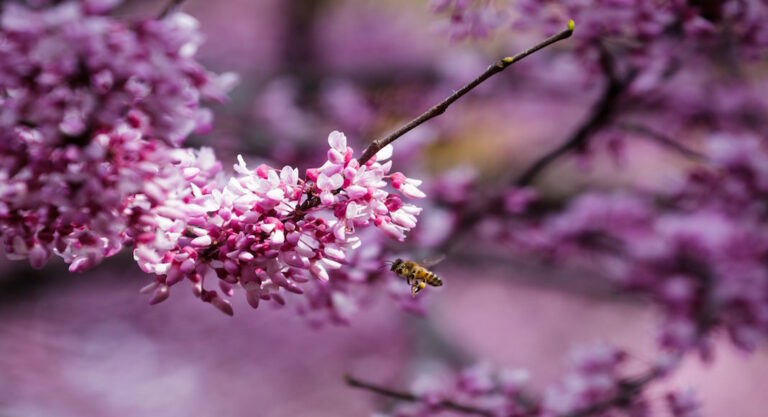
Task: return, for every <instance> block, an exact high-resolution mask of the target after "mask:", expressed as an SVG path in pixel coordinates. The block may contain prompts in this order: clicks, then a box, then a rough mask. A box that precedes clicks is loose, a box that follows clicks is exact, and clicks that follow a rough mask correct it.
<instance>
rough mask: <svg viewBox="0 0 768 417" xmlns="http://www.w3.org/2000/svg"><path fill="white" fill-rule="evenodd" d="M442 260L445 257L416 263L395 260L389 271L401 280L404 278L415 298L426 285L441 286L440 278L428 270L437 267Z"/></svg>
mask: <svg viewBox="0 0 768 417" xmlns="http://www.w3.org/2000/svg"><path fill="white" fill-rule="evenodd" d="M443 259H445V256H439V257H437V258H434V259H429V260H424V261H422V262H421V263H418V262H414V261H408V260H402V259H400V258H397V259H395V261H394V262H392V268H391V270H392V272H394V273H396V274H397V275H398V276H400V277H401V278H405V281H406V282H407V283H408V285H410V286H411V294H412V295H413V296H414V297H416V294H418V293H419V291H421V290H423V289H424V288H426V287H427V285H431V286H433V287H439V286H441V285H443V281H442V280H441V279H440V277H438V276H437V275H436V274H435V273H434V272H432V271H430V270H429V269H428V268H429V267H431V266H434V265H437V264H438V263H440V262H441V261H442V260H443Z"/></svg>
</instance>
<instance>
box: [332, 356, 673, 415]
mask: <svg viewBox="0 0 768 417" xmlns="http://www.w3.org/2000/svg"><path fill="white" fill-rule="evenodd" d="M662 375H664V373H663V372H662V371H661V370H660V369H657V368H654V369H651V370H650V371H648V372H647V373H645V374H643V375H641V376H639V377H637V378H634V379H627V380H625V381H623V382H621V383H619V390H618V392H617V393H616V394H615V395H614V396H612V397H610V398H607V399H605V400H603V401H598V402H596V403H594V404H592V405H591V406H589V407H586V408H582V409H580V410H576V411H574V412H571V413H567V414H562V415H560V416H559V417H590V416H598V415H603V414H604V413H605V412H606V411H609V410H611V409H614V408H619V409H621V408H627V407H629V406H631V405H632V402H633V401H634V400H635V398H636V397H637V395H638V394H640V393H642V391H643V389H644V388H645V387H646V386H647V385H649V384H650V383H651V382H653V381H655V380H657V379H659V378H660V377H661V376H662ZM344 380H345V382H346V383H347V385H349V386H350V387H353V388H360V389H364V390H367V391H370V392H373V393H375V394H378V395H382V396H385V397H389V398H392V399H395V400H399V401H406V402H418V401H421V398H420V397H419V396H417V395H415V394H413V393H410V392H407V391H397V390H393V389H390V388H386V387H382V386H379V385H376V384H373V383H370V382H366V381H362V380H359V379H357V378H355V377H353V376H351V375H345V376H344ZM525 405H526V408H528V411H524V412H523V413H522V414H515V415H513V416H510V417H514V416H529V417H534V416H537V415H539V413H540V409H539V407H538V406H537V405H536V404H525ZM434 407H437V408H441V409H445V410H451V411H457V412H460V413H464V414H473V415H479V416H489V417H490V416H495V415H496V414H494V413H493V411H491V410H486V409H483V408H478V407H473V406H469V405H465V404H459V403H456V402H453V401H450V400H443V401H441V402H439V403H437V404H435V405H434Z"/></svg>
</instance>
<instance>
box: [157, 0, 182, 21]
mask: <svg viewBox="0 0 768 417" xmlns="http://www.w3.org/2000/svg"><path fill="white" fill-rule="evenodd" d="M182 3H184V0H169V1H168V3H167V4H166V5H165V7H164V8H163V11H162V12H160V14H159V15H158V16H157V18H158V20H162V19H165V18H166V17H168V16H169V15H170V14H171V13H173V12H175V11H176V10H178V8H179V7H181V4H182Z"/></svg>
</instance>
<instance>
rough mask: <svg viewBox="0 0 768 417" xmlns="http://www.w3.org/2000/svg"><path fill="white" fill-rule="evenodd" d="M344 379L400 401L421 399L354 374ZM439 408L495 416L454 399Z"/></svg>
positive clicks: (446, 401)
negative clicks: (367, 380) (359, 377)
mask: <svg viewBox="0 0 768 417" xmlns="http://www.w3.org/2000/svg"><path fill="white" fill-rule="evenodd" d="M344 381H345V382H346V383H347V385H349V386H350V387H352V388H360V389H364V390H367V391H371V392H373V393H375V394H379V395H383V396H385V397H389V398H394V399H396V400H400V401H407V402H418V401H420V400H421V399H420V398H419V397H418V396H416V395H414V394H412V393H410V392H406V391H396V390H393V389H389V388H385V387H382V386H379V385H375V384H372V383H370V382H366V381H361V380H359V379H357V378H355V377H353V376H352V375H345V376H344ZM435 407H437V408H442V409H445V410H451V411H458V412H460V413H464V414H474V415H479V416H487V417H493V416H494V414H493V413H492V412H491V411H489V410H484V409H482V408H476V407H472V406H468V405H464V404H459V403H455V402H453V401H449V400H443V401H440V402H439V403H437V404H436V405H435Z"/></svg>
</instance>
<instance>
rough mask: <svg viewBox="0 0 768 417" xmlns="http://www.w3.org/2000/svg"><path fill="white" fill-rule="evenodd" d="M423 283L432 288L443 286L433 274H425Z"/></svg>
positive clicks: (441, 281)
mask: <svg viewBox="0 0 768 417" xmlns="http://www.w3.org/2000/svg"><path fill="white" fill-rule="evenodd" d="M424 281H426V282H427V284H429V285H431V286H433V287H439V286H441V285H443V280H441V279H440V277H438V276H437V275H436V274H435V273H434V272H429V273H427V277H426V278H425V279H424Z"/></svg>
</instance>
